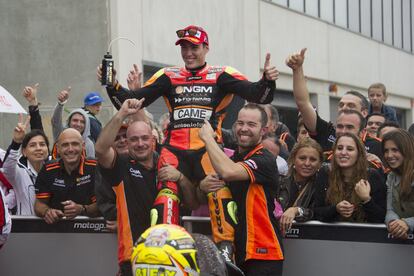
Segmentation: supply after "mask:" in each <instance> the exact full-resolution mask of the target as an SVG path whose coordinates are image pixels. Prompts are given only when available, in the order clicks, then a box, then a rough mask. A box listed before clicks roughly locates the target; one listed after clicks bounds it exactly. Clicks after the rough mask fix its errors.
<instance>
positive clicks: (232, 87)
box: [217, 53, 279, 104]
mask: <svg viewBox="0 0 414 276" xmlns="http://www.w3.org/2000/svg"><path fill="white" fill-rule="evenodd" d="M278 77H279V71H277V69H276V67H275V66H273V65H271V63H270V54H269V53H267V54H266V58H265V64H264V71H263V77H262V78H261V79H260V80H259V81H258V82H250V81H248V80H247V79H246V77H245V76H243V75H242V74H241V73H240V72H238V71H237V70H236V69H234V68H231V67H226V68H225V71H224V72H223V73H222V74H221V75H220V77H219V78H218V79H217V85H218V86H219V87H220V88H221V89H223V91H225V92H227V93H235V94H237V95H239V96H240V97H242V98H243V99H245V100H247V101H249V102H254V103H260V104H268V103H271V102H272V101H273V95H274V93H275V91H276V82H275V81H276V80H277V78H278Z"/></svg>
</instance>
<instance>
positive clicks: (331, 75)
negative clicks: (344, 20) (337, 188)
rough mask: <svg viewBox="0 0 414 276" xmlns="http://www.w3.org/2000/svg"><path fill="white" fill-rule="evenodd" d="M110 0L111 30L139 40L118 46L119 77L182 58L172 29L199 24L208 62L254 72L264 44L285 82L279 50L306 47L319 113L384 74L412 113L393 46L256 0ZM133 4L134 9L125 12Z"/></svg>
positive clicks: (401, 59)
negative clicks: (140, 66)
mask: <svg viewBox="0 0 414 276" xmlns="http://www.w3.org/2000/svg"><path fill="white" fill-rule="evenodd" d="M113 6H116V9H117V10H116V14H115V13H113V14H111V15H112V16H111V21H112V24H115V25H116V26H117V30H116V31H115V32H113V33H112V37H113V38H114V37H117V36H127V37H134V38H136V39H137V40H138V41H139V43H138V44H139V46H138V47H137V48H136V49H131V47H130V46H129V45H127V44H126V43H124V42H120V43H119V44H118V45H117V46H116V47H117V54H118V55H119V60H120V63H121V64H120V71H121V75H123V78H125V77H126V74H127V71H126V70H127V68H129V67H130V66H131V64H132V62H131V60H136V59H138V60H141V61H143V60H144V61H151V62H155V63H158V64H169V65H175V64H182V61H181V58H180V53H179V49H178V47H175V46H174V42H175V40H176V36H175V31H176V30H177V29H179V28H181V27H184V26H187V25H189V24H198V25H201V26H203V27H205V29H206V30H207V31H208V34H209V39H210V43H211V47H210V53H209V56H208V62H209V63H210V64H228V65H232V66H234V67H236V68H237V69H239V70H240V71H241V72H243V73H244V74H246V75H247V76H248V77H249V78H250V79H257V78H259V76H260V73H259V69H261V68H262V67H263V63H264V57H265V53H266V52H270V53H271V54H272V62H273V63H274V64H275V65H276V66H277V67H278V69H279V70H280V71H281V77H280V80H279V81H278V84H277V86H278V88H280V89H283V90H292V79H291V72H290V70H289V68H288V67H287V66H286V65H285V64H284V60H285V58H286V57H287V56H288V55H289V54H290V53H292V52H295V51H297V50H299V49H301V48H302V47H307V48H308V52H307V59H306V64H305V70H306V74H307V76H308V78H309V90H310V91H311V92H312V93H317V94H318V96H317V99H318V102H319V103H320V104H321V105H322V106H320V107H323V110H322V109H321V112H322V115H323V117H325V118H328V119H329V117H330V115H329V114H330V110H329V107H328V106H327V103H329V97H330V96H333V97H339V96H341V95H342V94H343V93H344V92H345V91H347V90H349V89H357V90H360V91H366V88H367V87H368V86H369V85H370V84H371V83H373V82H378V81H382V82H384V83H385V84H386V86H387V88H388V90H389V92H390V93H391V96H390V97H389V100H388V101H389V103H390V104H392V105H394V106H398V107H401V108H404V109H407V110H408V111H409V112H408V113H407V114H408V116H409V118H408V121H409V122H411V121H412V120H413V118H412V112H411V102H410V98H411V97H412V96H411V87H413V84H414V79H413V78H412V77H411V75H412V72H413V69H414V57H413V55H411V54H408V53H406V52H404V51H401V50H399V49H396V48H392V47H389V46H387V45H385V44H382V43H379V42H376V41H373V40H370V39H368V38H366V37H364V36H361V35H359V34H355V33H352V32H350V31H347V30H345V29H342V28H339V27H337V26H334V25H331V24H329V23H326V22H323V21H321V20H318V19H315V18H312V17H309V16H306V15H303V14H300V13H297V12H294V11H292V10H289V9H286V8H283V7H281V6H278V5H275V4H273V3H269V2H266V1H262V0H254V1H252V0H250V1H249V0H242V1H240V0H228V1H219V0H211V1H200V0H193V1H191V0H177V1H162V0H151V1H150V0H140V1H134V0H127V1H118V2H117V3H114V4H113ZM131 7H133V8H132V9H131ZM134 8H136V9H137V11H136V13H135V14H136V16H133V17H130V16H124V15H125V14H128V15H130V14H131V10H133V9H134ZM139 17H141V19H139ZM134 25H135V27H131V26H134ZM139 35H141V37H140V36H139ZM131 50H132V51H131ZM123 78H121V79H123ZM332 82H334V83H337V85H338V87H339V91H338V93H337V94H336V95H332V94H329V92H328V87H329V84H330V83H332Z"/></svg>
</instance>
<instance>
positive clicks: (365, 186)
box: [355, 179, 371, 202]
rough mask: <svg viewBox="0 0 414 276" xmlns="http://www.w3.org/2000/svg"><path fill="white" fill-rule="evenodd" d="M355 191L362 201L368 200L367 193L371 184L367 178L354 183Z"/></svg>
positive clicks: (369, 197)
mask: <svg viewBox="0 0 414 276" xmlns="http://www.w3.org/2000/svg"><path fill="white" fill-rule="evenodd" d="M355 193H356V194H357V196H358V197H359V198H360V199H361V200H362V201H363V202H368V201H369V200H370V199H371V196H370V195H369V194H370V193H371V185H370V184H369V182H368V181H367V180H365V179H361V180H360V181H358V183H357V184H355Z"/></svg>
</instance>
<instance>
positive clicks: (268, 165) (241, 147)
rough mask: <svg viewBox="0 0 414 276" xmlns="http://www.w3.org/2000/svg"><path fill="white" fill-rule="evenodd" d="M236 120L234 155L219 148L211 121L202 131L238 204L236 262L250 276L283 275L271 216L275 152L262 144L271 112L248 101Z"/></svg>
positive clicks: (216, 166) (278, 238)
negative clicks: (236, 146) (273, 153)
mask: <svg viewBox="0 0 414 276" xmlns="http://www.w3.org/2000/svg"><path fill="white" fill-rule="evenodd" d="M235 124H236V125H235V133H236V139H237V144H238V150H237V151H236V153H235V155H234V156H233V157H232V159H230V158H228V157H227V156H226V154H225V153H224V152H223V151H222V150H221V149H220V147H219V145H218V144H217V142H216V141H215V133H214V130H213V128H212V127H211V125H210V124H209V123H208V122H207V121H205V124H204V126H203V127H202V128H201V129H200V134H199V135H200V138H201V140H203V142H204V143H205V145H206V150H207V153H208V155H209V157H210V160H211V164H212V165H213V167H214V169H215V171H216V172H217V174H218V175H219V177H220V178H221V179H223V180H224V181H226V183H227V186H228V187H229V188H230V191H231V193H232V195H233V200H234V201H235V202H236V203H237V207H238V211H237V219H238V224H237V226H236V229H235V249H236V250H235V252H236V253H235V257H236V263H237V265H238V266H239V267H240V268H241V269H242V270H243V272H244V273H245V275H282V272H283V260H284V255H283V251H282V239H281V235H280V232H279V229H278V227H277V222H276V219H275V218H274V216H273V214H272V212H273V210H274V207H275V206H274V200H273V199H274V197H275V195H276V191H277V185H278V183H277V179H278V172H277V167H276V165H275V164H276V160H275V158H274V156H273V155H272V154H271V153H270V152H269V151H268V150H266V149H264V148H263V145H262V143H261V142H262V136H263V135H264V134H265V133H266V125H267V115H266V112H265V110H264V109H263V107H261V106H259V105H257V104H253V103H249V104H247V105H245V106H244V107H243V108H242V109H241V110H240V112H239V114H238V117H237V120H236V123H235Z"/></svg>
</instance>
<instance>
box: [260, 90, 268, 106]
mask: <svg viewBox="0 0 414 276" xmlns="http://www.w3.org/2000/svg"><path fill="white" fill-rule="evenodd" d="M269 92H270V88H269V87H267V88H266V89H265V91H264V93H263V96H262V97H261V98H260V102H261V103H263V102H264V101H265V100H266V98H267V95H269Z"/></svg>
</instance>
